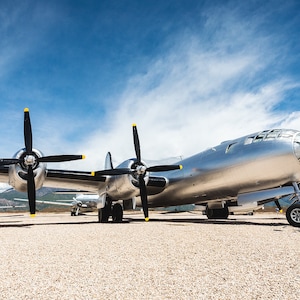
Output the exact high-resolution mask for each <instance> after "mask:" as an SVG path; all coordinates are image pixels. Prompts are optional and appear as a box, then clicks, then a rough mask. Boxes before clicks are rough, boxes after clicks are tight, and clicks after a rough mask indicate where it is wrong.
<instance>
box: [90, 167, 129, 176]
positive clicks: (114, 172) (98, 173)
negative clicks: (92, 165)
mask: <svg viewBox="0 0 300 300" xmlns="http://www.w3.org/2000/svg"><path fill="white" fill-rule="evenodd" d="M131 173H132V170H131V169H128V168H120V169H110V170H102V171H96V172H92V176H105V175H107V176H114V175H124V174H131Z"/></svg>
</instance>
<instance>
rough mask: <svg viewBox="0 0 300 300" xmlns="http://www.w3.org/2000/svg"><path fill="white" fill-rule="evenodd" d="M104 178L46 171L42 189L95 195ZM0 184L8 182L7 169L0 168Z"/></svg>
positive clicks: (73, 172) (83, 173)
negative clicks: (49, 188) (57, 189)
mask: <svg viewBox="0 0 300 300" xmlns="http://www.w3.org/2000/svg"><path fill="white" fill-rule="evenodd" d="M105 180H106V177H105V176H97V177H94V176H92V175H91V173H90V172H85V171H70V170H53V169H52V170H51V169H48V170H47V176H46V179H45V181H44V184H43V186H44V187H52V188H62V189H70V190H73V191H74V193H83V192H85V193H87V192H89V193H93V194H97V192H98V189H99V187H101V185H103V186H104V182H105ZM0 182H5V183H7V182H8V167H6V166H1V167H0Z"/></svg>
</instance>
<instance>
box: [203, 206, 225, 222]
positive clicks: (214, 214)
mask: <svg viewBox="0 0 300 300" xmlns="http://www.w3.org/2000/svg"><path fill="white" fill-rule="evenodd" d="M205 212H206V216H207V218H208V219H227V218H228V216H229V211H228V207H227V205H225V207H223V208H209V207H208V206H206V210H205Z"/></svg>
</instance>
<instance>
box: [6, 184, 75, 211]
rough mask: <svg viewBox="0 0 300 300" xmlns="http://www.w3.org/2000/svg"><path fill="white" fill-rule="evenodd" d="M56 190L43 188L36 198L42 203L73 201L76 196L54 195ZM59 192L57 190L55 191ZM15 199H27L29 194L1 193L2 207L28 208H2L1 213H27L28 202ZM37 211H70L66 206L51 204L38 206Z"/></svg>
mask: <svg viewBox="0 0 300 300" xmlns="http://www.w3.org/2000/svg"><path fill="white" fill-rule="evenodd" d="M53 191H54V189H51V188H41V189H39V190H37V193H36V198H37V200H42V201H46V200H47V201H58V200H72V199H73V197H75V196H76V194H75V193H74V194H54V193H53ZM55 191H57V189H55ZM14 198H24V199H27V193H21V192H18V191H16V190H9V191H7V192H4V193H0V206H5V205H7V206H20V205H25V206H26V207H24V208H22V207H21V208H20V207H15V208H7V209H6V208H2V209H0V212H1V211H3V210H5V211H27V210H28V203H26V202H22V203H21V202H19V201H14ZM36 208H37V211H69V208H68V207H66V206H58V205H51V204H40V203H37V204H36Z"/></svg>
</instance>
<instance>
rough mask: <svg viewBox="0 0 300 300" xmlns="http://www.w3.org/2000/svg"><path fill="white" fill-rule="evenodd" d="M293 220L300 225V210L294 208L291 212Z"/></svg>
mask: <svg viewBox="0 0 300 300" xmlns="http://www.w3.org/2000/svg"><path fill="white" fill-rule="evenodd" d="M291 219H292V220H293V221H294V222H297V223H300V208H294V209H293V210H292V211H291Z"/></svg>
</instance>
